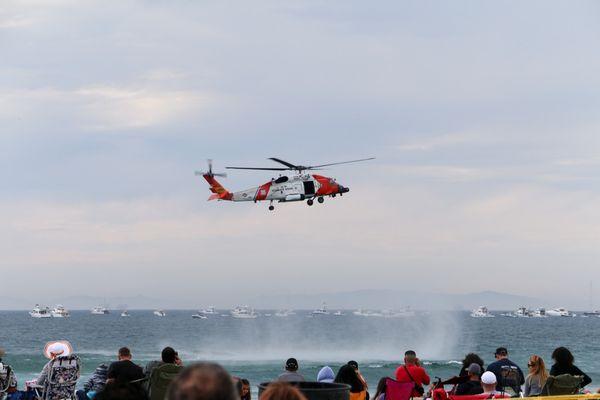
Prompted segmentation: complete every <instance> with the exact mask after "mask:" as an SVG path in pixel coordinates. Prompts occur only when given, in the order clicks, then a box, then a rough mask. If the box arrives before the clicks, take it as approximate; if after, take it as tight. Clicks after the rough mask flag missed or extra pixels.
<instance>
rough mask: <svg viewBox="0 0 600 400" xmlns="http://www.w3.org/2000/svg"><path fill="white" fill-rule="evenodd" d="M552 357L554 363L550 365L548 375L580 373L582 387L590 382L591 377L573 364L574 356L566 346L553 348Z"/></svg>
mask: <svg viewBox="0 0 600 400" xmlns="http://www.w3.org/2000/svg"><path fill="white" fill-rule="evenodd" d="M552 359H553V360H554V364H553V365H552V368H550V375H552V376H558V375H563V374H570V375H574V376H575V375H581V376H583V381H582V382H581V387H582V388H583V387H584V386H586V385H589V384H590V383H592V378H590V377H589V376H588V375H587V374H586V373H585V372H583V371H582V370H580V369H579V368H577V367H576V366H575V365H574V364H573V362H574V361H575V357H573V354H571V352H570V351H569V349H567V348H566V347H562V346H561V347H557V348H556V349H554V351H553V352H552Z"/></svg>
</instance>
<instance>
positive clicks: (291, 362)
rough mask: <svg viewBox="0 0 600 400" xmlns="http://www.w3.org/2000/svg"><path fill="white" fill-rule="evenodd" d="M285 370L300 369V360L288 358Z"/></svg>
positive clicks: (293, 370) (294, 370)
mask: <svg viewBox="0 0 600 400" xmlns="http://www.w3.org/2000/svg"><path fill="white" fill-rule="evenodd" d="M285 370H286V371H290V372H296V371H298V360H296V359H295V358H293V357H292V358H288V359H287V361H286V362H285Z"/></svg>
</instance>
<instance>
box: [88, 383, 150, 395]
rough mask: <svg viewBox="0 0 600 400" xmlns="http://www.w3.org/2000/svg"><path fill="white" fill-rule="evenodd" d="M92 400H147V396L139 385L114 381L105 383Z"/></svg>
mask: <svg viewBox="0 0 600 400" xmlns="http://www.w3.org/2000/svg"><path fill="white" fill-rule="evenodd" d="M94 400H148V394H147V393H146V391H145V390H144V389H143V388H142V386H141V385H132V384H131V383H129V382H125V381H120V380H116V381H109V382H107V383H106V385H104V388H102V390H101V391H99V392H98V394H96V396H95V397H94Z"/></svg>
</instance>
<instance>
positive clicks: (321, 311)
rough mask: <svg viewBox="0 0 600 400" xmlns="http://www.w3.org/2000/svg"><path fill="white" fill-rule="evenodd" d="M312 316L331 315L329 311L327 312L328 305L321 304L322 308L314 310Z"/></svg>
mask: <svg viewBox="0 0 600 400" xmlns="http://www.w3.org/2000/svg"><path fill="white" fill-rule="evenodd" d="M312 315H329V311H327V304H326V303H325V302H323V304H321V308H317V309H316V310H313V312H312Z"/></svg>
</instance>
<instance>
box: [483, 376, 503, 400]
mask: <svg viewBox="0 0 600 400" xmlns="http://www.w3.org/2000/svg"><path fill="white" fill-rule="evenodd" d="M497 383H498V379H497V378H496V374H494V373H493V372H492V371H485V372H484V373H483V375H481V387H482V388H483V393H484V394H488V395H497V394H499V392H498V391H497V390H496V384H497Z"/></svg>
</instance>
